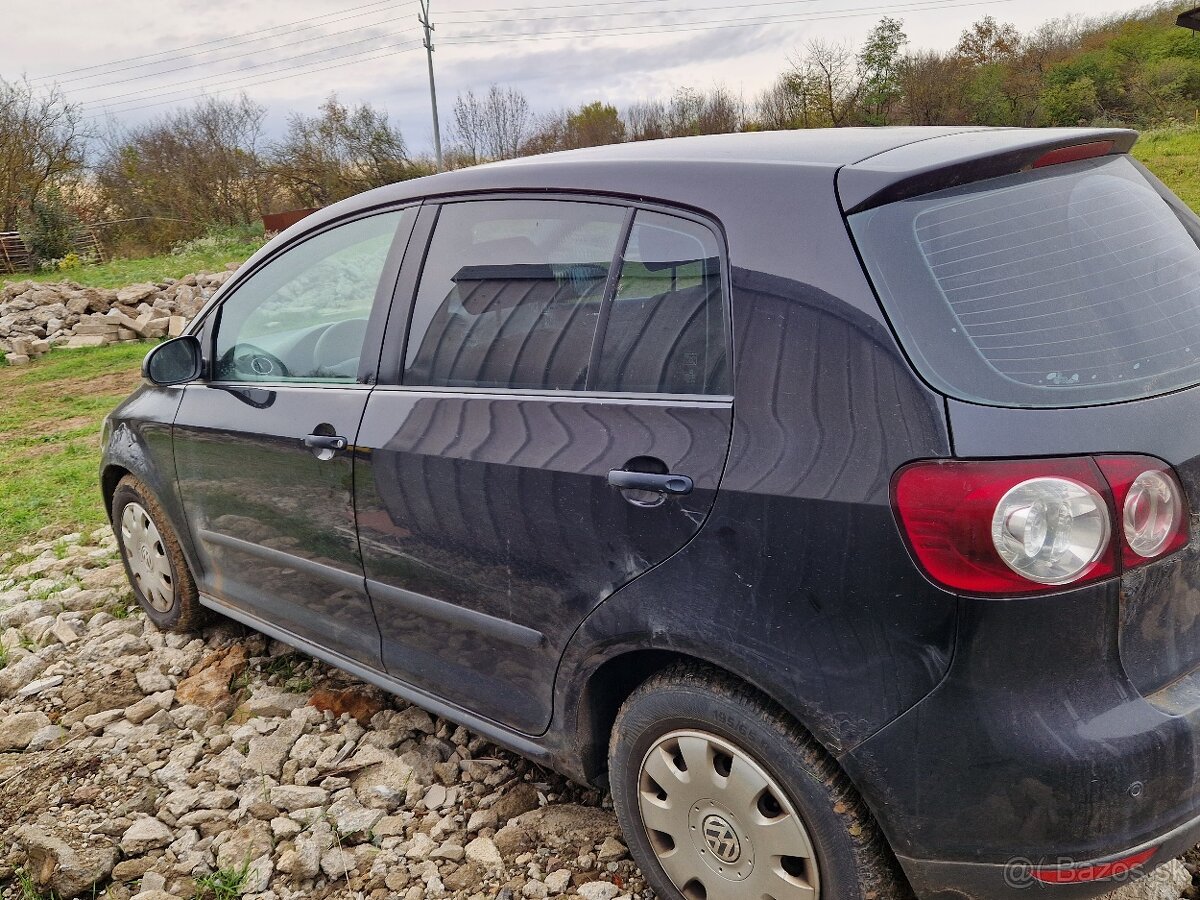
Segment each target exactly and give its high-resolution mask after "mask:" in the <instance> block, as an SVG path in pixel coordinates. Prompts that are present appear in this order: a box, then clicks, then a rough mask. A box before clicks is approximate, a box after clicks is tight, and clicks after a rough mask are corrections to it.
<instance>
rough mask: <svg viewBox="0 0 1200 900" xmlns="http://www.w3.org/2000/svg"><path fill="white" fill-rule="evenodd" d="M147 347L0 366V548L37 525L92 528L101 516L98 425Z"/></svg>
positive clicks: (130, 383) (132, 380)
mask: <svg viewBox="0 0 1200 900" xmlns="http://www.w3.org/2000/svg"><path fill="white" fill-rule="evenodd" d="M148 350H149V345H148V344H115V345H111V346H108V347H98V348H94V349H86V350H55V351H54V352H53V353H51V354H49V355H47V356H45V357H42V358H41V359H39V360H37V361H35V362H34V363H32V364H30V365H28V366H19V367H9V366H0V397H3V398H4V400H3V403H2V404H0V484H3V485H4V490H3V491H0V547H3V548H5V549H10V548H12V547H15V546H17V545H19V544H21V543H24V542H26V541H28V540H29V538H30V537H31V536H32V535H35V534H36V533H37V532H38V531H40V530H41V529H42V528H45V527H47V526H58V527H64V528H70V529H72V530H74V529H91V528H97V527H99V526H100V525H102V524H104V523H105V521H106V520H107V519H106V516H105V513H104V509H103V503H102V502H101V500H100V492H99V487H98V473H97V466H98V464H99V456H100V455H99V450H100V423H101V421H102V420H103V418H104V416H105V415H107V414H108V413H109V412H110V411H111V410H112V408H113V407H114V406H116V405H117V403H118V402H119V401H120V400H121V399H122V398H123V397H125V396H126V395H127V394H128V393H129V392H130V390H132V389H133V387H134V386H135V385H136V384H137V383H138V381H139V377H140V376H139V372H138V369H139V365H140V363H141V360H142V357H144V356H145V355H146V352H147V351H148Z"/></svg>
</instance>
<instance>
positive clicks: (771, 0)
mask: <svg viewBox="0 0 1200 900" xmlns="http://www.w3.org/2000/svg"><path fill="white" fill-rule="evenodd" d="M637 2H642V3H678V2H679V0H610V2H605V3H589V4H587V5H586V6H584V5H582V4H575V5H571V6H557V7H556V6H523V7H522V6H518V7H512V8H510V9H498V10H484V9H470V10H468V9H460V10H456V11H455V12H454V13H451V15H468V14H474V13H487V12H530V11H536V12H542V11H545V10H547V9H595V8H597V7H602V6H628V5H629V4H630V3H637ZM820 2H822V0H762V2H759V3H739V4H738V9H752V8H755V7H760V6H796V5H799V4H802V3H803V4H807V3H820ZM714 9H723V10H727V9H729V4H728V3H721V4H718V5H717V6H686V7H682V8H679V9H656V10H653V11H652V12H651V13H650V14H651V15H656V16H657V15H671V14H674V13H691V12H704V11H706V10H714ZM623 12H632V10H625V11H623ZM614 15H621V12H613V11H611V10H610V11H608V12H601V13H589V12H581V13H570V14H567V15H562V16H523V17H518V18H510V19H490V18H489V19H454V20H450V19H447V20H446V24H447V25H477V24H484V25H489V24H495V23H499V22H547V21H551V20H554V19H597V18H610V17H612V16H614Z"/></svg>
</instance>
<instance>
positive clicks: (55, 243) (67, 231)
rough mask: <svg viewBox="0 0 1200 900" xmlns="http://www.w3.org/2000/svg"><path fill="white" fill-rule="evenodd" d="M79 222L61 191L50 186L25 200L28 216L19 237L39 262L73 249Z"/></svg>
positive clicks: (61, 255)
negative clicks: (45, 190) (29, 200)
mask: <svg viewBox="0 0 1200 900" xmlns="http://www.w3.org/2000/svg"><path fill="white" fill-rule="evenodd" d="M81 225H82V223H81V222H80V221H79V217H78V216H76V215H75V213H74V212H72V211H71V209H70V207H68V206H67V204H66V203H64V202H63V199H62V195H61V194H59V193H58V191H57V190H53V189H52V190H49V191H47V192H46V194H45V196H43V197H39V198H36V199H34V200H33V201H32V202H31V203H30V204H29V217H28V219H27V220H26V222H25V224H24V225H23V227H22V228H21V238H22V239H23V240H24V241H25V243H26V244H27V245H28V246H29V250H30V252H31V253H32V254H33V258H34V260H35V261H37V262H38V263H39V264H40V263H41V262H43V261H47V260H59V259H63V258H64V257H66V256H67V255H68V254H70V253H71V252H72V250H73V249H74V246H75V242H74V238H75V234H76V232H77V231H78V230H79V228H80V226H81Z"/></svg>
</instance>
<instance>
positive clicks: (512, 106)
mask: <svg viewBox="0 0 1200 900" xmlns="http://www.w3.org/2000/svg"><path fill="white" fill-rule="evenodd" d="M532 121H533V116H532V114H531V113H530V111H529V101H528V100H526V99H525V95H524V94H522V93H521V92H520V91H518V90H517V89H516V88H514V87H501V86H500V85H498V84H493V85H492V86H491V87H490V88H488V92H487V95H486V96H484V97H482V98H480V97H478V96H476V95H475V92H474V91H471V90H468V91H465V92H464V93H461V94H459V95H458V97H457V98H456V99H455V101H454V126H453V134H454V143H455V150H456V151H457V152H458V154H459V155H460V156H461V157H462V158H463V160H464V161H466V162H467V164H468V165H470V164H474V163H477V162H480V161H482V160H484V159H512V158H513V157H514V156H516V155H517V154H518V153H519V152H520V150H521V145H522V144H524V142H525V140H526V138H528V137H529V135H530V129H531V125H532Z"/></svg>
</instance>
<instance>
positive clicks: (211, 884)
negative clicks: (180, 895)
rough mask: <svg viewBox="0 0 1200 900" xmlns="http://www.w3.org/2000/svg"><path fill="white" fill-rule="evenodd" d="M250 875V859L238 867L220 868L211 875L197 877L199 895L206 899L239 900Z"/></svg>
mask: <svg viewBox="0 0 1200 900" xmlns="http://www.w3.org/2000/svg"><path fill="white" fill-rule="evenodd" d="M249 875H250V860H248V859H247V860H246V861H245V862H244V863H242V865H241V868H238V869H219V870H217V871H216V872H213V873H212V874H211V875H202V876H200V877H199V878H197V879H196V887H197V888H198V892H197V897H199V898H205V900H237V898H238V897H240V896H242V891H243V889H244V888H245V884H246V879H247V877H249Z"/></svg>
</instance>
